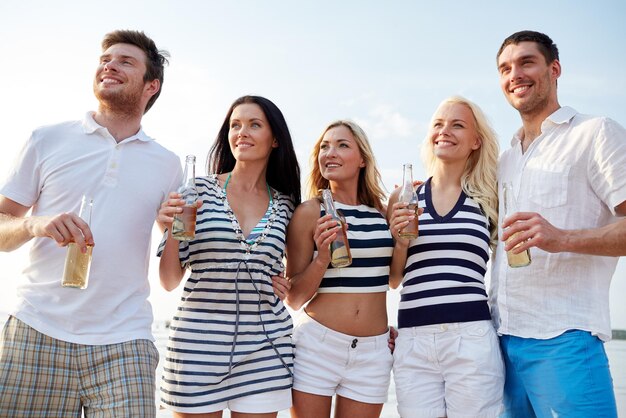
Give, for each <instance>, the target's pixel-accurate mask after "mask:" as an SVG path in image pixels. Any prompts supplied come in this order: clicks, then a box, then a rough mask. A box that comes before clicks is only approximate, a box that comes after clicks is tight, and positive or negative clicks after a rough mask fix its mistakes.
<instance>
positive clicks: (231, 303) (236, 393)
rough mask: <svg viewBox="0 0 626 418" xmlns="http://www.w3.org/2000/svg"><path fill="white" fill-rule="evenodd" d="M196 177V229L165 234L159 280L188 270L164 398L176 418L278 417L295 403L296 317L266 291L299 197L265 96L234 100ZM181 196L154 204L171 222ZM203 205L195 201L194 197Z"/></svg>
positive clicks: (276, 117) (284, 141) (166, 283)
mask: <svg viewBox="0 0 626 418" xmlns="http://www.w3.org/2000/svg"><path fill="white" fill-rule="evenodd" d="M208 166H209V172H210V173H212V174H209V175H208V176H207V177H199V178H197V179H196V186H197V188H198V192H199V195H200V197H199V201H200V202H201V206H200V207H199V209H198V215H197V223H196V236H195V238H194V239H193V240H192V241H188V242H179V241H176V240H174V239H173V238H171V237H170V236H169V235H168V234H167V232H166V236H165V237H164V239H163V242H162V244H161V248H160V250H159V254H160V256H161V262H160V270H159V272H160V277H161V284H162V285H163V287H164V288H165V289H167V290H172V289H174V288H175V287H176V286H178V284H179V283H180V281H181V279H182V278H183V275H184V274H185V270H187V269H189V270H191V274H190V277H189V278H188V279H187V281H186V282H185V288H184V291H183V294H182V298H181V303H180V305H179V307H178V310H177V313H176V315H175V316H174V318H173V320H172V323H171V327H170V337H169V341H168V344H167V354H166V356H165V363H164V371H163V381H162V384H161V400H162V403H163V404H164V406H165V407H166V408H168V409H171V410H172V411H174V416H175V417H189V416H193V417H200V416H202V417H221V416H222V411H223V410H224V409H229V410H230V411H231V416H232V417H238V418H243V417H248V416H254V417H259V418H266V417H267V418H271V417H275V416H276V414H277V411H279V410H282V409H287V408H289V407H290V406H291V385H292V368H293V344H292V342H291V333H292V322H291V318H290V316H289V313H288V312H287V310H286V309H285V307H284V305H283V303H282V301H280V300H279V299H278V297H276V296H275V294H274V291H273V290H272V279H271V276H274V275H278V274H280V273H281V272H282V270H283V264H282V259H283V256H284V253H285V243H286V231H287V224H288V222H289V220H290V218H291V215H292V213H293V211H294V209H295V207H296V206H297V205H298V204H299V203H300V171H299V167H298V162H297V159H296V155H295V152H294V148H293V144H292V141H291V135H290V134H289V130H288V128H287V123H286V122H285V119H284V117H283V115H282V113H281V111H280V110H279V109H278V107H276V105H274V104H273V103H272V102H271V101H269V100H267V99H265V98H263V97H258V96H244V97H241V98H239V99H237V100H236V101H235V102H234V103H233V104H232V106H231V107H230V109H229V111H228V113H227V115H226V118H225V120H224V123H223V125H222V127H221V129H220V131H219V134H218V136H217V139H216V140H215V143H214V144H213V146H212V148H211V151H210V154H209V161H208ZM182 205H183V201H182V200H181V199H180V195H177V194H175V193H174V194H172V195H171V196H170V199H169V200H168V201H166V202H165V203H163V205H162V207H161V210H160V211H159V221H160V222H162V223H164V224H166V225H170V224H171V222H172V217H173V215H174V214H175V213H177V212H180V211H181V209H180V207H181V206H182ZM199 205H200V204H199Z"/></svg>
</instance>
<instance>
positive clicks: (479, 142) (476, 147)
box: [472, 136, 483, 151]
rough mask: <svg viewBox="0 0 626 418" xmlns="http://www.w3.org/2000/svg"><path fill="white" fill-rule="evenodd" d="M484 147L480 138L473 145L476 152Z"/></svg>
mask: <svg viewBox="0 0 626 418" xmlns="http://www.w3.org/2000/svg"><path fill="white" fill-rule="evenodd" d="M482 145H483V141H482V140H481V139H480V137H478V136H477V137H476V140H475V141H474V143H473V144H472V149H473V150H474V151H476V150H477V149H478V148H480V147H482Z"/></svg>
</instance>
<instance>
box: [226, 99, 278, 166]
mask: <svg viewBox="0 0 626 418" xmlns="http://www.w3.org/2000/svg"><path fill="white" fill-rule="evenodd" d="M228 142H229V144H230V150H231V152H232V153H233V156H234V157H235V159H236V160H237V161H254V160H263V161H267V160H268V159H269V157H270V154H271V152H272V149H273V148H276V147H278V142H277V141H276V140H275V139H274V136H273V134H272V129H271V128H270V124H269V122H268V121H267V117H266V116H265V113H263V110H262V109H261V107H260V106H259V105H257V104H256V103H244V104H241V105H239V106H237V107H235V109H233V113H232V114H231V116H230V128H229V131H228Z"/></svg>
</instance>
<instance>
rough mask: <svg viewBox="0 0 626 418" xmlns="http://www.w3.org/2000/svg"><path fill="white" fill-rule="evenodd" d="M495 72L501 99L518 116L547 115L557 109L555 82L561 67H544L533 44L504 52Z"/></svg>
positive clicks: (528, 43) (554, 63) (536, 47)
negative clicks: (504, 99) (498, 79)
mask: <svg viewBox="0 0 626 418" xmlns="http://www.w3.org/2000/svg"><path fill="white" fill-rule="evenodd" d="M498 71H499V73H500V86H501V87H502V92H503V93H504V96H505V97H506V99H507V100H508V101H509V103H510V104H511V106H513V107H514V108H515V109H517V110H518V111H519V112H520V113H521V114H522V115H530V116H533V115H544V114H547V115H549V114H551V113H552V112H553V111H554V110H556V109H557V108H558V101H557V93H556V81H557V79H558V77H559V76H560V75H561V64H560V63H559V61H558V60H554V61H552V63H547V62H546V59H545V57H544V56H543V55H542V54H541V52H540V51H539V48H538V46H537V44H536V43H535V42H520V43H519V44H510V45H508V46H507V47H506V48H504V50H503V51H502V53H501V54H500V57H499V58H498ZM547 115H545V116H547Z"/></svg>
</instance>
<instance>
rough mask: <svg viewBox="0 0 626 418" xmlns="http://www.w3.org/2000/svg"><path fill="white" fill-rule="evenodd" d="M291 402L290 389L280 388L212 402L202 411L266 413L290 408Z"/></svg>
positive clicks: (194, 411)
mask: <svg viewBox="0 0 626 418" xmlns="http://www.w3.org/2000/svg"><path fill="white" fill-rule="evenodd" d="M291 404H292V402H291V389H282V390H275V391H272V392H265V393H258V394H256V395H249V396H244V397H243V398H236V399H231V400H230V401H224V402H220V403H216V404H212V405H211V407H210V408H209V409H210V410H206V411H203V413H211V412H217V411H223V410H225V409H228V410H229V411H232V412H240V413H246V414H255V413H256V414H267V413H270V412H278V411H283V410H285V409H289V408H291ZM174 410H175V411H179V412H184V411H180V410H179V409H176V408H174ZM189 412H190V413H194V414H197V413H199V412H197V409H194V410H193V411H189Z"/></svg>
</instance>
